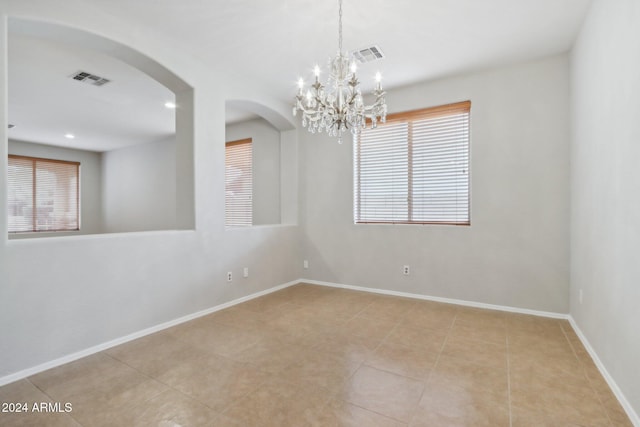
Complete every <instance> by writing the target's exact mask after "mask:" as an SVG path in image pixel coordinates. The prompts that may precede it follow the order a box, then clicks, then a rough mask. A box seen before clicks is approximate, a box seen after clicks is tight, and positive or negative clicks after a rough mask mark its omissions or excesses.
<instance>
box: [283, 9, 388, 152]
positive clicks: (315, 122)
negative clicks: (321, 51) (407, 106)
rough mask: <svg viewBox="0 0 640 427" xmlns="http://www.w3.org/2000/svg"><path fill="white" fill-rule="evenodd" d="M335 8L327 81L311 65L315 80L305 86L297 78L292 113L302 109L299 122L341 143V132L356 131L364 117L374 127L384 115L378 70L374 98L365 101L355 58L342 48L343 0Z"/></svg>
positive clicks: (363, 122) (384, 108) (363, 123)
mask: <svg viewBox="0 0 640 427" xmlns="http://www.w3.org/2000/svg"><path fill="white" fill-rule="evenodd" d="M338 4H339V12H338V54H337V55H336V57H335V58H333V60H331V61H329V78H328V79H327V85H326V86H325V85H323V84H322V83H320V67H318V66H317V65H316V66H315V68H314V76H315V82H314V83H313V84H312V85H311V86H310V88H308V89H307V90H306V91H305V90H304V80H303V79H302V78H300V79H299V80H298V93H297V95H296V99H295V105H294V107H293V115H294V116H296V115H297V113H298V111H300V112H301V113H302V126H303V127H306V128H307V129H308V130H309V132H311V133H316V132H323V131H326V132H327V134H328V135H329V136H333V137H335V136H337V137H338V143H342V133H343V132H346V131H347V130H350V131H351V133H352V134H353V135H357V134H358V133H359V132H360V131H361V130H362V129H364V128H365V127H366V123H367V119H369V120H370V121H371V127H372V128H375V127H376V125H377V123H378V121H380V122H382V123H384V122H385V119H386V116H387V105H386V104H385V101H384V94H385V92H384V91H383V90H382V85H381V84H380V80H381V76H380V73H376V87H375V89H374V91H373V96H374V97H375V102H374V103H373V104H372V105H365V104H364V100H363V98H362V93H361V92H360V87H359V85H360V82H359V81H358V78H357V77H356V70H357V66H356V62H355V60H353V59H351V60H350V58H348V57H347V56H346V55H345V54H344V53H343V52H342V0H339V2H338Z"/></svg>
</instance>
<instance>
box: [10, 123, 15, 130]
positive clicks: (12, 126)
mask: <svg viewBox="0 0 640 427" xmlns="http://www.w3.org/2000/svg"><path fill="white" fill-rule="evenodd" d="M14 127H16V125H12V124H11V123H9V125H8V128H9V129H11V128H14Z"/></svg>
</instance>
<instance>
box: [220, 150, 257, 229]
mask: <svg viewBox="0 0 640 427" xmlns="http://www.w3.org/2000/svg"><path fill="white" fill-rule="evenodd" d="M252 151H253V150H252V144H251V138H248V139H241V140H239V141H231V142H227V143H226V146H225V179H224V184H225V225H226V226H227V227H247V226H250V225H251V224H252V223H253V200H252V195H253V170H252V169H253V161H252V157H253V156H252Z"/></svg>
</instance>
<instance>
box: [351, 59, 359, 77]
mask: <svg viewBox="0 0 640 427" xmlns="http://www.w3.org/2000/svg"><path fill="white" fill-rule="evenodd" d="M357 70H358V65H357V64H356V61H353V62H352V63H351V72H352V73H353V74H355V73H356V71H357Z"/></svg>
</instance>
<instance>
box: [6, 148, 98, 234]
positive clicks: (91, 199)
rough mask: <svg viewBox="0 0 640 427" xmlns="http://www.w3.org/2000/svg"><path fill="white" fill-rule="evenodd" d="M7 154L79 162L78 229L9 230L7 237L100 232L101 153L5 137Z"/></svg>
mask: <svg viewBox="0 0 640 427" xmlns="http://www.w3.org/2000/svg"><path fill="white" fill-rule="evenodd" d="M8 153H9V154H16V155H20V156H31V157H42V158H45V159H58V160H67V161H72V162H80V231H71V232H55V233H31V234H29V233H26V234H12V235H10V236H9V238H11V239H14V238H34V237H50V236H61V235H78V234H95V233H101V232H102V184H101V182H102V178H101V174H102V172H101V170H102V166H101V157H102V156H101V154H100V153H96V152H93V151H83V150H73V149H69V148H63V147H54V146H51V145H42V144H36V143H31V142H25V141H9V151H8Z"/></svg>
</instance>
